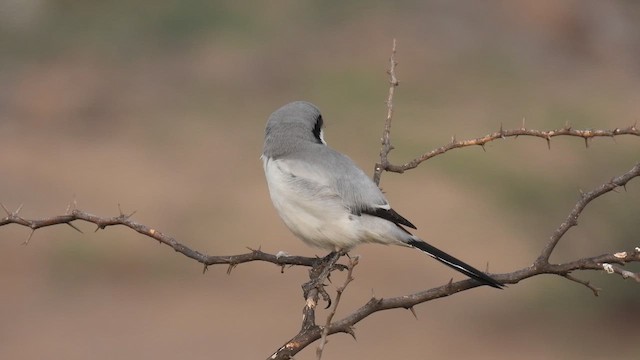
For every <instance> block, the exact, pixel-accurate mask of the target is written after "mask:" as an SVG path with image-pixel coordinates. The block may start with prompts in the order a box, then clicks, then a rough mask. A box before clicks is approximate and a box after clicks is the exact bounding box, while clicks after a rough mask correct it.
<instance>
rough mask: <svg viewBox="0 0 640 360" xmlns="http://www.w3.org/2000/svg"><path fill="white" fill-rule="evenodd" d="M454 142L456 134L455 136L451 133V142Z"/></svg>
mask: <svg viewBox="0 0 640 360" xmlns="http://www.w3.org/2000/svg"><path fill="white" fill-rule="evenodd" d="M455 142H456V136H455V135H453V136H452V137H451V143H452V144H454V143H455Z"/></svg>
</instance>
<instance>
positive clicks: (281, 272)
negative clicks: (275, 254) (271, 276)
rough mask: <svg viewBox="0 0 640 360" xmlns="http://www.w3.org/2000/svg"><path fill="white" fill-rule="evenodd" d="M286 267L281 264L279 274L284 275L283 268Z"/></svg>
mask: <svg viewBox="0 0 640 360" xmlns="http://www.w3.org/2000/svg"><path fill="white" fill-rule="evenodd" d="M285 266H286V265H284V264H282V266H280V274H284V268H285Z"/></svg>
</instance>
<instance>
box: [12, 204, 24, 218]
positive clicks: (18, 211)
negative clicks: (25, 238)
mask: <svg viewBox="0 0 640 360" xmlns="http://www.w3.org/2000/svg"><path fill="white" fill-rule="evenodd" d="M22 205H24V203H22V204H20V206H18V208H17V209H16V211H15V212H14V213H13V215H15V216H18V214H19V213H20V210H22Z"/></svg>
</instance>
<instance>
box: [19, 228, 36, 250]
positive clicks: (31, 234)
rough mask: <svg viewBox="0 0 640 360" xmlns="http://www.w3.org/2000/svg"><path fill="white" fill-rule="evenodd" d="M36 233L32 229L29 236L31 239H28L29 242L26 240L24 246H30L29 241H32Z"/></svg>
mask: <svg viewBox="0 0 640 360" xmlns="http://www.w3.org/2000/svg"><path fill="white" fill-rule="evenodd" d="M34 232H36V229H31V233H30V234H29V237H28V238H27V240H25V241H24V242H23V243H22V245H24V246H27V245H29V241H31V238H32V237H33V233H34Z"/></svg>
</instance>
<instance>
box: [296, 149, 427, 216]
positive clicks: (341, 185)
mask: <svg viewBox="0 0 640 360" xmlns="http://www.w3.org/2000/svg"><path fill="white" fill-rule="evenodd" d="M286 163H287V171H288V172H290V173H291V174H292V176H295V177H296V178H297V179H299V181H301V182H302V183H305V184H306V185H307V186H308V187H309V188H319V187H321V188H323V191H325V192H330V193H332V194H335V195H336V196H338V197H339V198H340V200H341V201H342V203H343V204H344V206H345V207H346V208H347V209H349V211H350V212H351V213H353V214H354V215H361V214H368V215H372V216H376V217H379V218H382V219H385V220H388V221H391V222H393V223H394V224H397V225H404V226H408V227H410V228H413V229H415V228H416V227H415V225H413V224H412V223H411V222H410V221H409V220H407V219H405V218H404V217H403V216H402V215H400V214H398V213H397V212H396V211H395V210H393V209H392V208H391V206H390V205H389V202H388V201H387V199H386V198H385V196H384V195H383V194H382V191H380V189H379V188H378V186H377V185H376V184H375V183H374V182H373V181H372V180H371V179H370V178H369V177H368V176H367V175H366V174H365V173H364V172H363V171H362V170H361V169H360V168H359V167H358V166H357V165H356V164H355V163H354V162H353V161H352V160H351V159H350V158H349V157H347V156H345V155H343V154H341V153H339V152H337V151H335V150H333V149H331V148H329V147H327V146H325V145H320V144H318V146H314V147H312V148H311V150H310V151H303V152H299V153H297V156H292V157H290V158H287V161H286Z"/></svg>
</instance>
